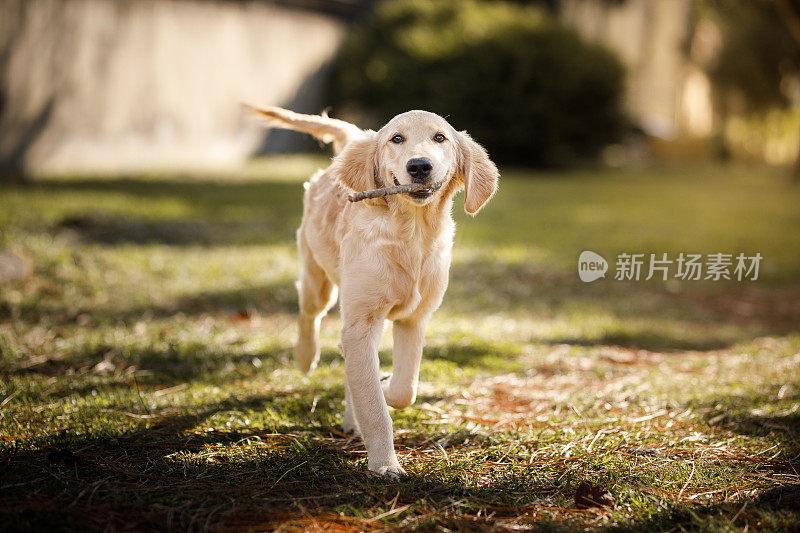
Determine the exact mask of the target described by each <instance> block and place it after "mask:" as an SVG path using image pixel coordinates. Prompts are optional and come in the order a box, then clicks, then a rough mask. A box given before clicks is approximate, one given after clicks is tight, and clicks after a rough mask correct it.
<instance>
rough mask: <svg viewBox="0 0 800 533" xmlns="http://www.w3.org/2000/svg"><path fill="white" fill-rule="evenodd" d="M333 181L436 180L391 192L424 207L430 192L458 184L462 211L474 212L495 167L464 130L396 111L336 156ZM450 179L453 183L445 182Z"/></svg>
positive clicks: (491, 185)
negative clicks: (409, 190) (416, 188)
mask: <svg viewBox="0 0 800 533" xmlns="http://www.w3.org/2000/svg"><path fill="white" fill-rule="evenodd" d="M336 166H337V178H338V180H339V182H340V183H341V184H342V185H344V186H345V187H348V188H350V189H352V190H354V191H359V192H360V191H366V190H369V189H376V188H381V187H391V186H392V185H405V184H409V183H421V184H430V185H431V186H433V185H434V184H437V183H442V184H443V185H442V187H441V188H439V189H437V190H435V191H434V190H432V189H431V190H423V191H420V192H414V193H408V194H401V195H397V197H399V198H400V201H403V202H407V203H409V204H411V205H414V206H420V207H422V206H426V205H428V204H429V203H431V202H432V201H433V199H434V198H435V197H436V195H439V194H447V191H451V190H455V189H458V188H461V187H464V189H465V191H466V193H465V199H464V210H465V211H466V212H467V213H469V214H471V215H474V214H475V213H477V212H478V211H479V210H480V209H481V207H483V206H484V204H486V202H488V201H489V199H490V198H491V197H492V195H493V194H494V193H495V191H496V190H497V179H498V176H499V174H498V172H497V167H496V166H495V165H494V163H492V161H491V160H490V159H489V156H488V155H487V154H486V150H484V149H483V147H482V146H481V145H479V144H478V143H476V142H475V141H473V140H472V139H471V138H470V136H469V135H467V133H466V132H463V131H462V132H458V131H456V130H455V129H453V127H452V126H450V124H448V122H447V121H446V120H445V119H443V118H442V117H440V116H439V115H436V114H434V113H429V112H427V111H409V112H407V113H402V114H400V115H397V116H396V117H394V118H393V119H392V120H390V121H389V122H388V123H387V124H386V125H385V126H384V127H383V128H381V129H380V130H379V131H377V132H374V131H368V132H366V134H365V136H364V137H363V138H361V139H358V140H354V141H351V142H350V143H349V144H348V145H347V146H346V147H345V149H344V150H343V151H342V153H341V154H339V155H338V156H337V157H336ZM453 180H455V184H453V185H455V187H453V186H448V185H450V182H451V181H453Z"/></svg>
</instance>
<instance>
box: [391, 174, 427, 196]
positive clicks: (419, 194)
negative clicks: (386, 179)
mask: <svg viewBox="0 0 800 533" xmlns="http://www.w3.org/2000/svg"><path fill="white" fill-rule="evenodd" d="M392 179H393V180H394V184H395V185H397V186H398V187H399V186H400V182H399V181H397V177H395V176H392ZM438 189H439V187H436V188H434V187H433V186H431V188H430V189H422V190H421V191H414V192H407V193H405V195H406V196H410V197H411V198H414V199H416V200H425V199H427V198H429V197H430V196H431V195H433V193H435V192H436V191H437V190H438Z"/></svg>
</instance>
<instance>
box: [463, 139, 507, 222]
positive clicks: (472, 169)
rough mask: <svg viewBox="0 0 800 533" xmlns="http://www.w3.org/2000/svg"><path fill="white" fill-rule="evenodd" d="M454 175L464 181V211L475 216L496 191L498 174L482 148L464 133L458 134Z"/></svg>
mask: <svg viewBox="0 0 800 533" xmlns="http://www.w3.org/2000/svg"><path fill="white" fill-rule="evenodd" d="M456 174H457V175H458V177H459V178H461V179H462V180H464V211H466V212H467V213H469V214H470V215H475V213H477V212H478V211H480V210H481V208H482V207H483V206H484V205H485V204H486V202H488V201H489V198H491V197H492V195H493V194H494V193H495V191H497V179H498V178H499V177H500V173H499V172H498V171H497V167H496V166H495V164H494V163H492V160H491V159H489V154H487V153H486V150H485V149H484V148H483V146H481V145H480V144H478V143H476V142H475V141H473V140H472V138H471V137H470V136H469V135H468V134H467V132H466V131H462V132H459V133H458V167H457V170H456Z"/></svg>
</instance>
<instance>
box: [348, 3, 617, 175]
mask: <svg viewBox="0 0 800 533" xmlns="http://www.w3.org/2000/svg"><path fill="white" fill-rule="evenodd" d="M623 79H624V70H623V67H622V64H621V62H620V61H619V60H618V59H617V58H616V56H613V55H612V54H611V53H610V52H607V51H606V50H605V49H602V48H600V47H599V46H595V45H591V44H588V43H586V42H584V41H583V40H582V39H580V38H579V37H578V35H577V34H576V33H574V32H572V31H571V30H568V29H566V28H564V27H562V26H560V25H559V24H558V23H556V22H555V21H554V19H553V18H552V17H551V16H550V15H549V13H548V12H547V11H546V10H544V9H542V8H541V7H540V6H534V5H520V4H519V3H510V2H486V1H477V0H457V1H452V2H441V1H435V0H395V1H387V2H382V3H380V4H378V5H377V7H376V10H375V13H374V16H373V17H372V19H371V20H369V21H367V23H366V24H364V25H363V26H360V27H358V28H356V29H355V31H353V33H352V34H351V36H350V38H349V39H348V41H347V42H346V43H345V46H344V47H343V50H342V53H341V54H340V57H339V58H338V60H337V62H336V65H335V67H334V79H333V93H334V101H335V102H336V103H337V105H338V106H340V107H350V108H352V107H358V108H361V109H364V110H366V111H367V113H368V114H369V115H371V116H372V117H374V119H375V120H374V122H375V124H373V125H377V124H380V123H383V122H384V121H386V120H388V119H389V118H391V117H392V116H394V115H395V114H397V113H400V112H403V111H407V110H409V109H428V110H430V111H434V112H436V113H439V114H440V115H442V116H445V117H447V118H448V119H449V120H450V122H451V123H452V124H453V125H455V126H456V127H458V128H462V129H466V130H468V131H469V132H470V133H471V134H472V135H473V136H474V137H475V138H476V139H478V140H479V141H480V142H481V143H482V144H484V146H486V148H487V149H488V150H489V152H490V153H491V154H492V156H493V157H494V158H495V159H496V160H498V161H502V162H506V163H518V164H526V165H534V166H564V165H569V164H572V163H574V162H576V161H579V160H582V159H586V158H591V157H593V156H595V155H596V154H597V152H598V151H599V150H600V149H601V148H603V147H604V146H606V145H607V144H609V143H611V142H614V141H616V140H617V139H618V138H619V136H620V135H621V133H622V130H623V127H624V124H625V120H624V118H623V112H622V103H621V100H622V94H623Z"/></svg>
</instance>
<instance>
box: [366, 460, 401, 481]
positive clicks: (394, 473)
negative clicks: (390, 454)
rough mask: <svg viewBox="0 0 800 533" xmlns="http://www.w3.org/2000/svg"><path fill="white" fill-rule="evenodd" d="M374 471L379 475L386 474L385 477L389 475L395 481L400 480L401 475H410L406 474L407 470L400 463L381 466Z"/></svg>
mask: <svg viewBox="0 0 800 533" xmlns="http://www.w3.org/2000/svg"><path fill="white" fill-rule="evenodd" d="M373 472H375V473H376V474H378V475H379V476H384V477H387V478H389V479H393V480H395V481H396V480H399V479H400V478H401V477H405V476H407V475H408V474H406V471H405V470H403V467H402V466H400V465H399V464H398V465H389V466H381V467H378V468H376V469H375V470H373Z"/></svg>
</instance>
